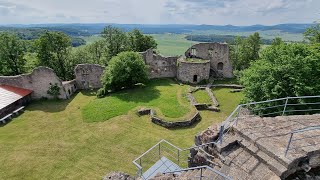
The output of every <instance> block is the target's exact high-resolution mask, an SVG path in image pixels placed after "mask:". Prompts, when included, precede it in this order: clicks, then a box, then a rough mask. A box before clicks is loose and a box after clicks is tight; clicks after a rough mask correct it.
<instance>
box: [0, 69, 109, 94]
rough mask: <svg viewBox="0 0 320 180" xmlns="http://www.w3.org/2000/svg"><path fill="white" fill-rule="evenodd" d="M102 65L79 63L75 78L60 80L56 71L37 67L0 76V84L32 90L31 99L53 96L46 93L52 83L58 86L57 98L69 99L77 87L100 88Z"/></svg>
mask: <svg viewBox="0 0 320 180" xmlns="http://www.w3.org/2000/svg"><path fill="white" fill-rule="evenodd" d="M104 69H105V68H104V67H103V66H100V65H95V64H80V65H77V67H76V68H75V77H76V78H75V79H74V80H71V81H61V79H59V77H58V76H57V75H56V73H55V72H54V71H53V70H52V69H50V68H47V67H38V68H36V69H34V70H33V71H32V72H31V73H30V74H22V75H17V76H0V85H8V86H13V87H17V88H23V89H27V90H31V91H33V92H32V94H31V98H32V99H41V98H47V99H51V98H53V97H52V96H51V95H49V94H48V90H49V89H50V87H51V86H52V85H56V86H58V87H59V89H60V91H59V94H60V95H59V96H58V98H59V99H69V98H70V96H71V95H72V94H73V93H74V92H75V91H76V90H79V89H91V88H93V89H96V88H101V87H102V85H101V82H100V79H101V76H102V74H103V71H104Z"/></svg>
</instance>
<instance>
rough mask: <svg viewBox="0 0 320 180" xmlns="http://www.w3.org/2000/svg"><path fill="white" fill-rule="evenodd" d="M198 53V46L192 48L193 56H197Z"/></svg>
mask: <svg viewBox="0 0 320 180" xmlns="http://www.w3.org/2000/svg"><path fill="white" fill-rule="evenodd" d="M196 55H197V49H196V48H192V49H191V56H196Z"/></svg>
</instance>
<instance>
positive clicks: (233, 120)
mask: <svg viewBox="0 0 320 180" xmlns="http://www.w3.org/2000/svg"><path fill="white" fill-rule="evenodd" d="M310 98H320V96H300V97H286V98H278V99H272V100H266V101H260V102H250V103H246V104H240V105H238V106H237V107H236V108H235V109H234V110H233V111H232V113H231V114H230V115H229V116H228V117H227V118H226V120H225V121H223V122H222V123H221V126H220V132H219V137H218V139H217V140H216V141H213V142H210V143H205V144H201V145H199V146H193V147H190V148H186V149H181V148H179V147H177V146H175V145H173V144H171V143H170V142H168V141H166V140H164V139H163V140H161V141H160V142H158V143H157V144H156V145H154V146H152V147H151V148H150V149H149V150H147V151H146V152H145V153H143V154H142V155H140V156H139V157H138V158H136V159H135V160H134V161H133V163H134V165H135V166H136V167H137V168H138V172H137V175H138V174H140V175H142V172H143V167H142V166H141V165H140V164H139V163H137V161H138V160H140V162H141V158H142V157H143V156H145V155H146V154H148V153H149V152H150V151H151V150H153V149H154V148H156V147H157V146H159V151H160V144H161V143H167V144H169V145H170V146H172V147H173V148H175V149H176V150H177V155H178V162H180V156H181V154H182V152H185V151H190V150H191V149H195V148H201V147H203V146H206V145H213V144H218V143H222V142H223V138H224V134H226V133H228V132H229V131H230V129H231V128H232V127H233V126H234V125H236V124H237V123H238V120H239V114H240V111H241V109H242V108H245V107H249V106H251V105H261V104H264V103H272V102H277V101H285V102H284V104H281V105H272V106H267V107H262V108H261V107H259V108H258V109H255V110H254V109H250V108H249V110H251V111H252V110H254V111H257V110H266V109H272V108H279V107H282V106H283V109H282V110H281V111H277V112H272V113H267V114H260V116H266V115H271V114H279V115H281V116H284V115H285V113H288V112H290V113H292V112H303V111H318V110H320V109H305V110H301V109H300V110H299V109H297V110H290V109H289V110H288V109H287V107H288V106H297V105H318V104H319V103H318V102H317V103H298V104H292V103H288V101H289V100H292V99H310ZM308 130H310V129H308V128H305V129H302V130H300V131H308ZM298 131H299V130H296V131H293V132H291V139H290V140H289V143H288V146H287V149H286V152H285V153H286V154H287V151H288V150H289V148H290V143H291V141H292V136H293V134H294V133H297V132H298Z"/></svg>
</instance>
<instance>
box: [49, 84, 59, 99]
mask: <svg viewBox="0 0 320 180" xmlns="http://www.w3.org/2000/svg"><path fill="white" fill-rule="evenodd" d="M47 94H49V95H51V96H52V97H53V98H54V99H58V97H59V96H60V95H61V94H60V87H59V86H58V84H57V83H55V84H52V83H50V87H49V89H48V91H47Z"/></svg>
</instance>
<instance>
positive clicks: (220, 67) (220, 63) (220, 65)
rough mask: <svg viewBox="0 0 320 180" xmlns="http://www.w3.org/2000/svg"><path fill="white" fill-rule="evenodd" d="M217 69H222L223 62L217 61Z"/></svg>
mask: <svg viewBox="0 0 320 180" xmlns="http://www.w3.org/2000/svg"><path fill="white" fill-rule="evenodd" d="M217 69H218V70H223V63H222V62H219V63H218V67H217Z"/></svg>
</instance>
